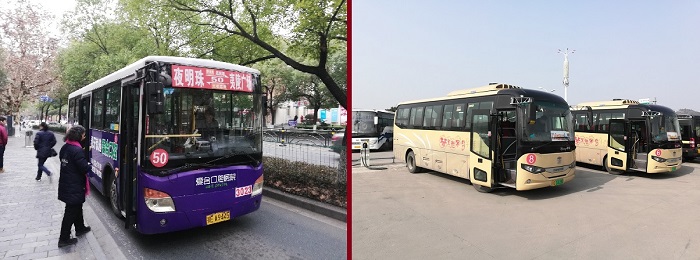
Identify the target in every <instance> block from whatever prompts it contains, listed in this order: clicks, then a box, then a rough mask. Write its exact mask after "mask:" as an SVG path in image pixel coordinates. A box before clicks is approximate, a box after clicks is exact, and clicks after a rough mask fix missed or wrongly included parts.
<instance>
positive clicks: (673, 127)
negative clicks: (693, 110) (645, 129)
mask: <svg viewBox="0 0 700 260" xmlns="http://www.w3.org/2000/svg"><path fill="white" fill-rule="evenodd" d="M649 121H650V130H651V136H652V141H654V142H656V143H660V142H668V141H679V140H680V126H679V124H678V117H677V116H676V115H662V116H652V117H651V119H650V120H649Z"/></svg>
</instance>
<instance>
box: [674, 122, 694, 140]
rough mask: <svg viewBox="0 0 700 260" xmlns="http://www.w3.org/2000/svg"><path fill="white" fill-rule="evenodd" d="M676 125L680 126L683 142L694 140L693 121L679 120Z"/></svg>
mask: <svg viewBox="0 0 700 260" xmlns="http://www.w3.org/2000/svg"><path fill="white" fill-rule="evenodd" d="M678 124H679V125H680V130H681V138H682V139H683V141H690V138H694V137H695V136H694V135H693V130H694V129H693V120H692V119H679V120H678Z"/></svg>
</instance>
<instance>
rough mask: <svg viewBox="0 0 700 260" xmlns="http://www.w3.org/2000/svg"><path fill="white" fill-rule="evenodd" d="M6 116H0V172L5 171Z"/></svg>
mask: <svg viewBox="0 0 700 260" xmlns="http://www.w3.org/2000/svg"><path fill="white" fill-rule="evenodd" d="M5 120H7V118H5V117H4V116H0V173H3V172H5V165H3V161H4V158H5V146H6V145H7V128H5V127H6V126H7V122H6V121H5Z"/></svg>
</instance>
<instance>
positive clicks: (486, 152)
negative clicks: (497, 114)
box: [469, 109, 494, 192]
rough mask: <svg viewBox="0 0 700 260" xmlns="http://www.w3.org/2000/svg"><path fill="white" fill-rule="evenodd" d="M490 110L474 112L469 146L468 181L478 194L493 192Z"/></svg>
mask: <svg viewBox="0 0 700 260" xmlns="http://www.w3.org/2000/svg"><path fill="white" fill-rule="evenodd" d="M489 114H490V110H488V109H483V110H482V109H479V110H474V113H473V114H472V118H471V129H472V131H471V136H470V144H469V180H471V182H472V185H473V186H474V188H475V189H476V190H477V191H479V192H490V191H492V190H493V186H494V184H493V158H492V152H491V150H492V149H491V147H492V142H491V140H492V139H493V138H491V133H492V129H491V128H492V126H491V122H490V120H489V119H490V115H489Z"/></svg>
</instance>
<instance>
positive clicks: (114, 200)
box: [109, 176, 124, 218]
mask: <svg viewBox="0 0 700 260" xmlns="http://www.w3.org/2000/svg"><path fill="white" fill-rule="evenodd" d="M110 181H111V182H112V184H111V185H109V202H110V203H109V204H111V205H112V212H113V213H114V215H117V217H119V218H124V216H122V212H121V211H120V210H119V206H118V205H119V198H118V197H117V178H116V177H114V176H112V177H111V178H110Z"/></svg>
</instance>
